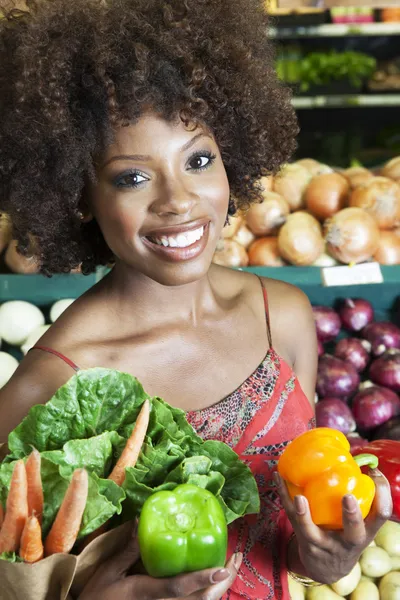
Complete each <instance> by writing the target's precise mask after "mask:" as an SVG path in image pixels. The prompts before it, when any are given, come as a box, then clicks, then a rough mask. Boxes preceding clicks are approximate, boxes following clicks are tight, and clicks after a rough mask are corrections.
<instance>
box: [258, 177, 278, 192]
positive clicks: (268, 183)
mask: <svg viewBox="0 0 400 600" xmlns="http://www.w3.org/2000/svg"><path fill="white" fill-rule="evenodd" d="M258 183H259V184H260V186H261V187H262V192H272V190H273V187H274V178H273V176H272V175H267V176H265V177H261V179H259V181H258Z"/></svg>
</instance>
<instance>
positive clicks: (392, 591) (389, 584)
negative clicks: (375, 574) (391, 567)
mask: <svg viewBox="0 0 400 600" xmlns="http://www.w3.org/2000/svg"><path fill="white" fill-rule="evenodd" d="M379 594H380V598H381V600H400V571H392V572H391V573H388V574H387V575H385V576H384V577H383V578H382V579H381V581H380V584H379Z"/></svg>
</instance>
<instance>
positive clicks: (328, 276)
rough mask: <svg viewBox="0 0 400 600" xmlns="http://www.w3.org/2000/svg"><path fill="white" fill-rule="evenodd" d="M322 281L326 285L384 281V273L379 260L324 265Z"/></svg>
mask: <svg viewBox="0 0 400 600" xmlns="http://www.w3.org/2000/svg"><path fill="white" fill-rule="evenodd" d="M322 283H323V285H324V286H326V287H334V286H342V285H361V284H368V283H383V275H382V271H381V267H380V265H379V263H377V262H370V263H362V264H360V265H352V266H343V267H324V268H323V269H322Z"/></svg>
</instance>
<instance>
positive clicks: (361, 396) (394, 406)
mask: <svg viewBox="0 0 400 600" xmlns="http://www.w3.org/2000/svg"><path fill="white" fill-rule="evenodd" d="M361 388H363V389H361V390H360V391H359V392H358V394H356V396H354V398H353V403H352V410H353V415H354V418H355V420H356V423H357V426H358V427H359V428H360V429H361V430H362V431H370V430H371V429H375V428H376V427H379V425H382V424H383V423H386V421H388V420H389V419H391V418H392V417H394V416H396V415H398V414H400V398H399V397H398V396H397V395H396V394H395V393H394V392H392V391H391V390H388V389H385V388H383V387H379V386H376V385H371V384H370V382H367V383H366V384H364V387H363V386H361Z"/></svg>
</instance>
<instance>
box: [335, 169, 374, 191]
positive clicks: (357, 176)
mask: <svg viewBox="0 0 400 600" xmlns="http://www.w3.org/2000/svg"><path fill="white" fill-rule="evenodd" d="M342 175H343V176H344V177H346V179H347V181H348V182H349V185H350V187H351V188H352V189H354V188H356V187H358V186H359V185H365V184H366V183H367V182H368V181H369V180H370V179H372V178H373V177H374V176H373V174H372V173H371V171H368V169H365V168H364V167H350V169H346V170H345V171H342Z"/></svg>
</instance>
